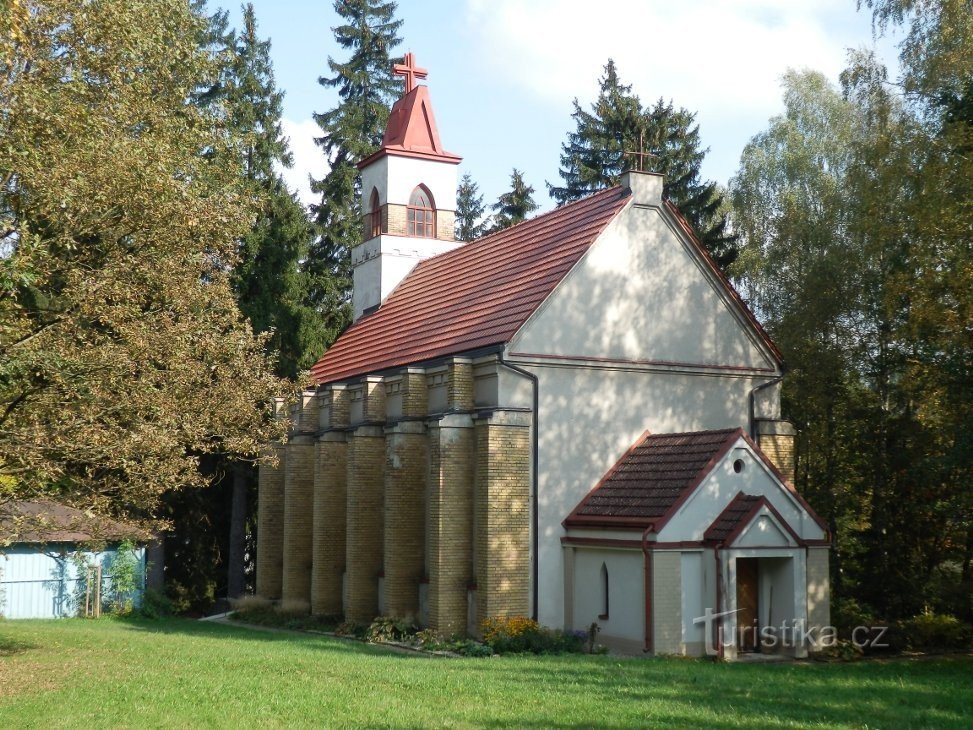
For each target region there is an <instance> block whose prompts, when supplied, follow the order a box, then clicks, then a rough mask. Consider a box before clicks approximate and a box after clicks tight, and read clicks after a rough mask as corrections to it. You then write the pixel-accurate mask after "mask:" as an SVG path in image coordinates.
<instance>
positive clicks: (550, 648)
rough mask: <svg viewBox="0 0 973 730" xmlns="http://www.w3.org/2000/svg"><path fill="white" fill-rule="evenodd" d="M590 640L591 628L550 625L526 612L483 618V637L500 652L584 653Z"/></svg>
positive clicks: (495, 650)
mask: <svg viewBox="0 0 973 730" xmlns="http://www.w3.org/2000/svg"><path fill="white" fill-rule="evenodd" d="M587 640H588V632H587V631H578V632H566V631H561V630H560V629H549V628H546V627H544V626H541V625H540V624H538V623H537V622H536V621H534V620H533V619H529V618H524V617H523V616H514V617H511V618H495V619H487V620H486V621H484V622H483V641H484V642H485V643H486V644H487V645H488V646H489V647H490V648H491V649H493V651H494V652H495V653H496V654H566V653H580V652H582V651H583V650H584V647H585V644H586V643H587Z"/></svg>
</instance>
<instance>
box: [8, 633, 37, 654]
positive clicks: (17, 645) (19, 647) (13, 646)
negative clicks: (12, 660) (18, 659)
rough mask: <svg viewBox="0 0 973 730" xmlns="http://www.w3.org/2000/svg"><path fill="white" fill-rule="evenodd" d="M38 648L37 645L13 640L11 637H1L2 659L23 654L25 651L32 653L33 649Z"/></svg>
mask: <svg viewBox="0 0 973 730" xmlns="http://www.w3.org/2000/svg"><path fill="white" fill-rule="evenodd" d="M36 648H37V645H36V644H31V643H30V642H29V641H21V640H20V639H12V638H10V637H9V636H0V657H7V656H13V655H14V654H23V653H24V652H25V651H30V650H31V649H36Z"/></svg>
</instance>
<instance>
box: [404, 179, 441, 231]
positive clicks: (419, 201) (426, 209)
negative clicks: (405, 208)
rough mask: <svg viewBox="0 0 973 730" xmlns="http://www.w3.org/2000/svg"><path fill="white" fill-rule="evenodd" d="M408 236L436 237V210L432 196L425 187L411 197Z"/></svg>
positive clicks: (422, 186)
mask: <svg viewBox="0 0 973 730" xmlns="http://www.w3.org/2000/svg"><path fill="white" fill-rule="evenodd" d="M407 231H408V234H409V235H410V236H415V237H416V238H435V237H436V233H435V231H436V210H435V208H434V207H433V201H432V194H430V192H429V191H428V190H427V189H426V187H425V186H424V185H420V186H419V187H417V188H416V189H415V190H413V191H412V195H411V196H410V197H409V214H408V227H407Z"/></svg>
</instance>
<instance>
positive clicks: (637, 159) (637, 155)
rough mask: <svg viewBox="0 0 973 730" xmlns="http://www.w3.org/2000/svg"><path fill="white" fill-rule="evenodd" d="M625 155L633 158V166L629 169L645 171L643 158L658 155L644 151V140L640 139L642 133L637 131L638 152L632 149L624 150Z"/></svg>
mask: <svg viewBox="0 0 973 730" xmlns="http://www.w3.org/2000/svg"><path fill="white" fill-rule="evenodd" d="M625 156H626V157H632V158H634V159H633V162H634V166H633V167H632V168H631V169H632V170H635V171H636V172H645V158H647V157H658V155H654V154H652V153H651V152H646V151H645V142H644V140H643V139H642V133H641V132H639V150H638V152H636V151H634V150H625Z"/></svg>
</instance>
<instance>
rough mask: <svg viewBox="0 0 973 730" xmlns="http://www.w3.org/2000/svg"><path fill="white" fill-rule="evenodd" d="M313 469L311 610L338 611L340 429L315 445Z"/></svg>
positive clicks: (343, 456) (344, 463) (344, 458)
mask: <svg viewBox="0 0 973 730" xmlns="http://www.w3.org/2000/svg"><path fill="white" fill-rule="evenodd" d="M316 448H317V464H316V469H315V472H314V536H313V541H312V560H313V565H312V569H311V612H312V613H314V614H316V615H323V616H337V615H339V614H341V613H342V611H343V607H342V598H341V581H342V576H343V574H344V572H345V551H346V546H345V537H346V524H345V513H346V509H347V499H348V498H347V489H346V487H347V478H348V444H347V442H346V439H345V434H344V433H342V432H329V433H326V434H324V435H323V436H322V437H321V440H320V441H319V442H318V444H317V446H316Z"/></svg>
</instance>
